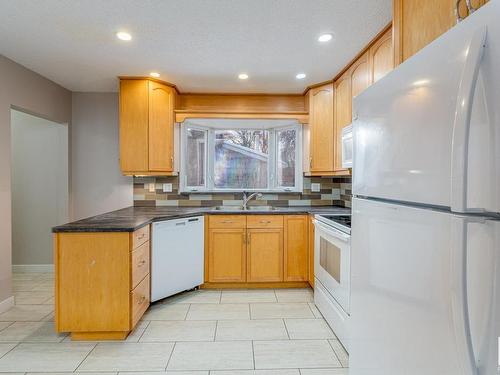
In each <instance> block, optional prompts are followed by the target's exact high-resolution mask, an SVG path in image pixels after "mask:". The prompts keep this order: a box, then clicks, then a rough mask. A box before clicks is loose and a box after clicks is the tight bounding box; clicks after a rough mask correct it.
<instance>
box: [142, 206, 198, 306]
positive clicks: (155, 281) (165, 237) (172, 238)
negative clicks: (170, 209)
mask: <svg viewBox="0 0 500 375" xmlns="http://www.w3.org/2000/svg"><path fill="white" fill-rule="evenodd" d="M152 232H153V234H152V250H151V252H152V254H151V301H152V302H154V301H158V300H160V299H162V298H165V297H168V296H171V295H174V294H176V293H179V292H183V291H185V290H189V289H193V288H195V287H197V286H199V285H201V284H203V277H204V275H203V272H204V266H203V264H204V262H203V259H204V233H205V231H204V219H203V216H196V217H189V218H185V219H173V220H165V221H159V222H156V223H153V229H152Z"/></svg>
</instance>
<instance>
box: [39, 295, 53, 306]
mask: <svg viewBox="0 0 500 375" xmlns="http://www.w3.org/2000/svg"><path fill="white" fill-rule="evenodd" d="M55 303H56V299H55V297H52V298H49V299H48V300H47V301H45V302H44V303H43V304H42V305H52V306H54V305H55Z"/></svg>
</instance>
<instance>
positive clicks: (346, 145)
mask: <svg viewBox="0 0 500 375" xmlns="http://www.w3.org/2000/svg"><path fill="white" fill-rule="evenodd" d="M352 155H353V140H352V125H349V126H346V127H345V128H343V129H342V168H352Z"/></svg>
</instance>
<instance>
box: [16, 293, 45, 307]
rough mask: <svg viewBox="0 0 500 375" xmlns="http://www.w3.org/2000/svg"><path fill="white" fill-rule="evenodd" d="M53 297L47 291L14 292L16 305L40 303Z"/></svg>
mask: <svg viewBox="0 0 500 375" xmlns="http://www.w3.org/2000/svg"><path fill="white" fill-rule="evenodd" d="M52 297H53V294H52V293H49V292H15V293H14V298H15V302H16V305H40V304H43V303H44V302H45V301H48V300H49V299H51V298H52Z"/></svg>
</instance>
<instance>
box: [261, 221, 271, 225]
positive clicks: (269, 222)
mask: <svg viewBox="0 0 500 375" xmlns="http://www.w3.org/2000/svg"><path fill="white" fill-rule="evenodd" d="M260 223H261V224H271V220H261V221H260Z"/></svg>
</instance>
